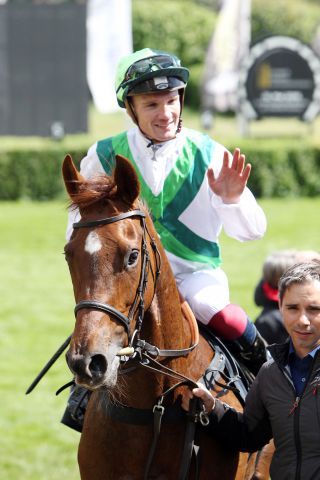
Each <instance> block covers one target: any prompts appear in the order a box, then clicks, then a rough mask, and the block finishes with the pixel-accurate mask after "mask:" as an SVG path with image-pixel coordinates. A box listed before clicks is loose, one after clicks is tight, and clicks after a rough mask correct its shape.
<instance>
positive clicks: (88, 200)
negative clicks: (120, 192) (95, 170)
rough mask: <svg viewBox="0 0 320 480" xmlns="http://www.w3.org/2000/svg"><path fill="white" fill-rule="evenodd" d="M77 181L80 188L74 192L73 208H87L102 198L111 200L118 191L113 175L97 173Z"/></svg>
mask: <svg viewBox="0 0 320 480" xmlns="http://www.w3.org/2000/svg"><path fill="white" fill-rule="evenodd" d="M77 183H78V184H79V189H78V190H77V192H76V193H73V194H72V201H71V205H70V206H71V208H76V207H78V208H85V207H88V206H90V205H92V204H93V203H97V202H99V201H101V200H111V199H113V198H114V197H115V195H116V193H117V185H116V183H115V181H114V178H113V176H107V175H105V174H103V175H97V176H95V177H93V178H91V179H85V180H84V181H80V182H77Z"/></svg>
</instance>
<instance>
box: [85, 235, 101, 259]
mask: <svg viewBox="0 0 320 480" xmlns="http://www.w3.org/2000/svg"><path fill="white" fill-rule="evenodd" d="M101 248H102V243H101V240H100V238H99V235H98V234H97V232H90V233H89V235H88V236H87V238H86V243H85V246H84V249H85V251H86V252H88V253H90V255H93V254H94V253H97V252H99V250H101Z"/></svg>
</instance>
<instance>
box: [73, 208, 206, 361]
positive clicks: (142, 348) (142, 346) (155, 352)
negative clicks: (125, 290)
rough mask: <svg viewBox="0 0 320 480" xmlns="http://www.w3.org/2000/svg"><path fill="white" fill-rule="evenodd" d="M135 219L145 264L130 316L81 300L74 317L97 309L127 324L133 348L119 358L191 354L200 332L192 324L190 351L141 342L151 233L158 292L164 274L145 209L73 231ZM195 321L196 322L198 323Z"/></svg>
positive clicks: (90, 222)
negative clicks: (147, 222)
mask: <svg viewBox="0 0 320 480" xmlns="http://www.w3.org/2000/svg"><path fill="white" fill-rule="evenodd" d="M132 217H140V223H141V226H142V230H143V235H142V245H141V252H142V259H141V260H142V261H141V264H142V266H141V273H140V281H139V285H138V288H137V291H136V295H135V298H134V301H133V303H132V305H131V307H130V310H129V313H128V316H126V315H124V314H123V313H122V312H120V311H119V310H117V309H116V308H115V307H113V306H112V305H109V304H108V303H102V302H97V301H96V300H81V301H80V302H78V303H77V304H76V306H75V308H74V314H75V316H77V313H78V312H79V310H82V309H94V310H100V311H103V312H105V313H107V314H109V315H112V316H113V317H115V318H116V319H117V320H119V321H120V323H122V325H124V327H125V329H126V332H127V334H128V338H129V347H125V348H124V349H122V350H120V352H119V353H118V356H124V357H128V356H129V357H131V356H134V355H135V354H137V353H138V354H139V357H140V358H141V354H142V352H147V353H148V354H149V355H152V356H155V357H180V356H186V355H188V354H189V353H190V352H191V351H192V350H193V349H194V348H195V347H196V346H197V344H198V341H199V332H198V331H197V328H194V325H192V328H191V329H192V332H193V336H194V339H193V342H192V345H191V346H190V347H188V348H183V349H176V350H174V349H170V350H162V349H159V348H158V347H156V346H155V345H151V344H150V343H148V342H146V341H145V340H141V339H140V331H141V327H142V323H143V317H144V312H145V304H144V293H145V290H146V287H147V281H148V273H149V269H150V256H149V252H148V247H147V242H146V234H148V236H149V238H150V245H151V248H152V251H153V254H154V256H155V260H156V272H155V275H154V292H155V290H156V282H157V279H158V277H159V275H160V268H161V257H160V253H159V250H158V248H157V245H156V243H155V241H154V238H153V237H152V236H151V235H150V233H149V231H148V228H147V225H146V214H145V213H144V212H143V211H142V210H130V211H129V212H124V213H120V214H119V215H116V216H114V217H106V218H102V219H99V220H90V221H87V222H84V221H80V222H77V223H74V224H73V228H75V229H77V228H90V227H99V226H101V225H108V224H110V223H114V222H119V221H121V220H124V219H126V218H132ZM136 312H138V315H137V320H136V324H135V327H134V331H133V334H132V336H130V332H129V330H130V324H131V321H132V319H133V317H134V316H135V314H136ZM194 322H195V321H194Z"/></svg>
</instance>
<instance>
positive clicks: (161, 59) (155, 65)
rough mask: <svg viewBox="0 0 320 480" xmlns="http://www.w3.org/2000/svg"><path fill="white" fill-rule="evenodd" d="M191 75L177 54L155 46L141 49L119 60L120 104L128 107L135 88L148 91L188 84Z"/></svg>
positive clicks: (118, 96)
mask: <svg viewBox="0 0 320 480" xmlns="http://www.w3.org/2000/svg"><path fill="white" fill-rule="evenodd" d="M188 78H189V70H188V69H187V68H184V67H181V63H180V60H179V58H178V57H176V56H175V55H171V54H170V53H168V52H163V51H160V50H153V49H151V48H144V49H143V50H138V51H136V52H134V53H132V54H130V55H127V56H126V57H123V58H122V59H121V60H120V62H119V65H118V69H117V73H116V93H117V100H118V104H119V106H120V107H122V108H124V107H125V100H126V98H127V96H128V95H129V94H130V92H131V93H133V91H134V92H135V93H146V92H151V91H161V90H172V89H174V88H185V86H186V84H187V82H188ZM148 81H150V82H148ZM139 86H140V87H139Z"/></svg>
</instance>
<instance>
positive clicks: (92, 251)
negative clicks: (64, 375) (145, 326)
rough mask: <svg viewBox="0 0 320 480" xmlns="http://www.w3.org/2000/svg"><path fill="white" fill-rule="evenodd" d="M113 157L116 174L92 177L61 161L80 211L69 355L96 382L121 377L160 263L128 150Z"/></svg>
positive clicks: (73, 251)
mask: <svg viewBox="0 0 320 480" xmlns="http://www.w3.org/2000/svg"><path fill="white" fill-rule="evenodd" d="M116 160H117V161H116V167H115V170H114V172H113V175H112V176H110V177H108V176H106V175H103V176H100V177H97V178H94V179H93V180H85V179H84V178H83V177H82V176H81V175H80V174H79V172H78V171H77V169H76V167H75V166H74V163H73V161H72V159H71V157H70V156H67V157H66V158H65V160H64V163H63V178H64V182H65V185H66V189H67V192H68V194H69V196H70V198H71V201H72V205H73V207H75V208H78V209H79V211H80V215H81V221H80V222H78V223H76V224H74V231H73V234H72V236H71V239H70V241H69V242H68V243H67V244H66V246H65V256H66V260H67V262H68V265H69V269H70V274H71V278H72V283H73V289H74V295H75V300H76V308H75V313H76V324H75V329H74V332H73V335H72V339H71V343H70V348H69V351H68V352H67V363H68V365H69V368H70V370H71V371H72V372H73V374H74V375H75V379H76V382H77V383H79V384H81V385H85V386H87V387H88V388H91V389H95V388H99V387H101V386H108V387H112V386H114V384H115V383H116V380H117V371H118V366H119V363H120V359H119V356H118V354H119V351H120V350H121V351H122V349H123V348H124V347H127V346H128V345H130V342H131V343H133V342H134V337H135V334H136V332H137V331H139V328H140V321H141V320H142V316H143V311H144V308H146V309H147V308H148V306H149V305H150V304H151V302H152V298H153V295H154V288H155V284H154V281H153V280H154V277H155V271H156V269H157V267H158V265H157V254H156V253H152V254H149V251H151V248H152V240H151V238H150V235H149V231H148V229H147V228H146V218H145V217H146V216H147V213H146V209H145V207H144V206H143V205H142V203H141V201H140V200H139V198H138V196H139V181H138V178H137V175H136V173H135V171H134V169H133V167H132V166H131V164H130V163H129V161H127V160H126V159H125V158H123V157H121V156H117V159H116ZM153 250H154V245H153ZM149 270H151V271H152V272H153V275H150V281H147V274H148V271H149ZM122 355H123V353H122Z"/></svg>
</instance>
